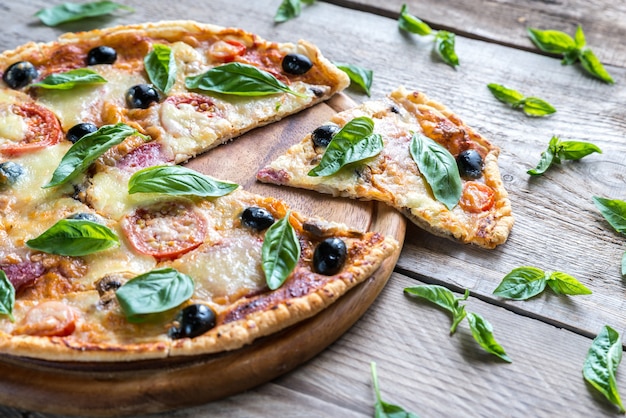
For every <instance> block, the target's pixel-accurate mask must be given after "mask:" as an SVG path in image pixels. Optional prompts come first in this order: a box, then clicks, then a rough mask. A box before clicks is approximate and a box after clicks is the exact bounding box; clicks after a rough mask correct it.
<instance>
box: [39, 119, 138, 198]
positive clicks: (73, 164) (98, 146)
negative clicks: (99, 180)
mask: <svg viewBox="0 0 626 418" xmlns="http://www.w3.org/2000/svg"><path fill="white" fill-rule="evenodd" d="M131 135H137V136H141V137H143V138H145V139H148V138H147V137H146V136H145V135H142V134H140V133H139V132H138V131H137V130H136V129H134V128H131V127H130V126H128V125H126V124H123V123H118V124H116V125H105V126H102V127H100V129H98V130H97V131H96V132H92V133H90V134H87V135H85V136H84V137H82V138H81V139H80V140H79V141H78V142H76V143H75V144H74V145H72V147H71V148H70V149H69V151H67V153H66V154H65V155H64V156H63V158H62V159H61V162H60V163H59V166H58V167H57V168H56V170H54V173H52V179H51V180H50V182H49V183H48V184H46V185H45V186H43V188H44V189H45V188H48V187H54V186H59V185H62V184H65V183H67V182H68V181H70V180H71V179H72V178H74V177H76V176H77V175H79V174H80V173H82V172H84V171H85V170H87V168H89V166H90V165H91V163H93V162H94V161H95V160H96V159H98V157H100V156H101V155H102V154H104V153H105V152H106V151H107V150H108V149H109V148H111V147H113V146H115V145H117V144H119V143H121V142H122V141H123V140H124V139H126V138H127V137H129V136H131Z"/></svg>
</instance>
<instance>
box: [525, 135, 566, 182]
mask: <svg viewBox="0 0 626 418" xmlns="http://www.w3.org/2000/svg"><path fill="white" fill-rule="evenodd" d="M558 142H559V138H558V137H557V136H553V137H552V138H551V139H550V143H549V144H548V148H546V150H545V151H544V152H542V153H541V157H540V159H539V162H538V163H537V166H536V167H535V168H533V169H531V170H528V171H527V173H528V174H530V175H531V176H540V175H542V174H543V173H545V172H546V171H547V170H548V168H550V166H551V165H552V163H560V162H561V160H560V159H559V158H560V157H559V156H558V155H557V152H558V150H557V144H558Z"/></svg>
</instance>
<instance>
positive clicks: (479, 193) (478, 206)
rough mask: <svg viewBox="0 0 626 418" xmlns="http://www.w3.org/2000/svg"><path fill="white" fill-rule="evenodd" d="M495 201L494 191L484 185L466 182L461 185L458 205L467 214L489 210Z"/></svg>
mask: <svg viewBox="0 0 626 418" xmlns="http://www.w3.org/2000/svg"><path fill="white" fill-rule="evenodd" d="M494 201H495V192H494V190H493V189H492V188H491V187H489V186H487V185H486V184H484V183H479V182H477V181H468V182H467V183H465V184H464V185H463V194H462V195H461V200H460V201H459V205H460V206H461V207H462V208H463V209H465V210H466V211H468V212H472V213H479V212H483V211H486V210H489V209H491V207H492V206H493V203H494Z"/></svg>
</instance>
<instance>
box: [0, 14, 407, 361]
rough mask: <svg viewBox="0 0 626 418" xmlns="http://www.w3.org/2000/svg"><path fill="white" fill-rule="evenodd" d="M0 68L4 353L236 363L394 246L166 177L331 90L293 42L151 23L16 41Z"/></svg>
mask: <svg viewBox="0 0 626 418" xmlns="http://www.w3.org/2000/svg"><path fill="white" fill-rule="evenodd" d="M0 72H1V74H2V80H3V82H2V83H1V84H0V107H1V110H0V119H1V120H0V353H2V354H9V355H14V356H21V357H29V358H36V359H40V360H45V361H73V362H76V361H77V362H92V361H95V362H118V361H136V360H145V359H155V358H164V357H171V356H190V355H198V354H208V353H217V352H222V351H225V350H234V349H237V348H240V347H242V346H244V345H246V344H250V343H253V342H254V341H255V340H256V339H258V338H260V337H262V336H267V335H270V334H273V333H276V332H278V331H280V330H282V329H284V328H286V327H289V326H290V325H293V324H296V323H298V322H300V321H302V320H304V319H306V318H309V317H311V316H314V315H316V314H318V313H320V312H321V311H322V310H323V309H324V308H326V307H327V306H328V305H329V304H331V303H333V302H334V301H336V300H337V299H338V298H339V297H341V296H342V295H343V294H345V293H346V292H347V291H348V290H350V289H351V288H353V287H354V286H356V285H357V284H359V283H361V282H363V281H364V280H366V279H367V278H369V277H371V276H372V275H373V273H374V272H375V271H376V270H377V269H378V268H379V266H380V265H381V263H382V262H383V260H385V259H386V258H388V257H389V256H390V255H391V254H393V253H396V252H397V251H398V248H399V244H398V242H396V241H395V240H394V239H393V238H391V237H386V236H383V235H381V234H379V233H377V232H363V231H358V230H355V229H353V228H350V227H348V226H346V225H343V224H339V223H335V222H328V221H325V220H322V219H320V218H317V217H315V216H311V215H305V214H303V213H298V212H296V211H294V210H291V209H290V208H289V207H288V206H287V204H286V203H285V202H283V201H281V200H279V199H276V198H273V197H267V196H260V195H257V194H253V193H250V192H248V191H245V190H243V189H242V187H240V186H239V185H238V184H235V183H233V182H230V181H228V179H216V178H213V177H209V176H206V175H204V174H202V173H199V172H197V171H194V170H192V169H190V168H187V167H184V166H181V165H178V163H181V162H184V161H187V160H189V159H190V158H193V157H194V156H196V155H198V154H200V153H206V152H207V151H209V150H210V149H212V148H214V147H216V146H218V145H220V144H224V143H225V142H228V141H229V140H231V139H233V138H235V137H236V136H238V135H240V134H242V133H243V132H246V131H248V130H250V129H253V128H255V127H258V126H261V125H264V124H267V123H270V122H273V121H276V120H278V119H280V118H283V117H285V116H287V115H290V114H293V113H295V112H297V111H299V110H302V109H304V108H307V107H309V106H312V105H314V104H315V103H319V102H320V101H322V100H325V99H327V98H328V97H330V96H332V95H333V94H334V93H336V92H338V91H340V90H342V89H343V88H345V87H346V86H347V84H348V79H347V77H346V76H345V74H343V73H342V72H341V71H339V70H338V69H337V68H335V67H334V66H333V65H332V64H331V63H330V62H329V61H328V60H326V59H325V58H324V57H323V56H322V55H321V53H320V52H319V50H318V49H317V48H316V47H314V46H313V45H311V44H309V43H307V42H305V41H300V42H299V43H298V44H287V43H285V44H278V43H272V42H268V41H265V40H263V39H261V38H260V37H258V36H255V35H253V34H250V33H247V32H245V31H243V30H241V29H231V28H221V27H217V26H213V25H205V24H198V23H195V22H187V21H185V22H181V21H174V22H160V23H155V24H144V25H133V26H122V27H115V28H111V29H104V30H96V31H92V32H82V33H75V34H66V35H63V36H62V37H61V38H60V39H59V40H58V41H55V42H51V43H45V44H35V43H29V44H26V45H24V46H22V47H19V48H17V49H15V50H13V51H7V52H4V53H3V54H0ZM224 146H226V147H227V146H228V144H227V145H224ZM207 156H209V157H210V151H209V154H207Z"/></svg>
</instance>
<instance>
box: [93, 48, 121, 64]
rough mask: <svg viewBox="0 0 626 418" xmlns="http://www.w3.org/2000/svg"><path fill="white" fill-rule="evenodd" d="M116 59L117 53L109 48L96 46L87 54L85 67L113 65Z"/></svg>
mask: <svg viewBox="0 0 626 418" xmlns="http://www.w3.org/2000/svg"><path fill="white" fill-rule="evenodd" d="M116 59H117V52H116V51H115V49H113V48H111V47H110V46H104V45H102V46H97V47H95V48H93V49H91V50H90V51H89V52H88V53H87V65H96V64H113V63H114V62H115V60H116Z"/></svg>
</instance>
